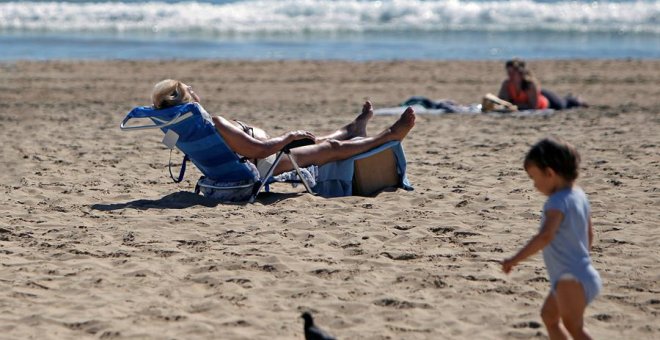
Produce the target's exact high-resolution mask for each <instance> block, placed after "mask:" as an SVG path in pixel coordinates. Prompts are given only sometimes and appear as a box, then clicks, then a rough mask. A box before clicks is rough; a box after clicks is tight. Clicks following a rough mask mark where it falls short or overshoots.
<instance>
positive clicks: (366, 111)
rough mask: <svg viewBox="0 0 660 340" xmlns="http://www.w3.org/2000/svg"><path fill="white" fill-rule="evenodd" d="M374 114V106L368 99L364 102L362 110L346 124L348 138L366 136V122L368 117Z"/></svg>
mask: <svg viewBox="0 0 660 340" xmlns="http://www.w3.org/2000/svg"><path fill="white" fill-rule="evenodd" d="M373 116H374V108H373V106H372V105H371V102H370V101H366V102H364V105H363V106H362V112H361V113H360V114H359V115H358V116H357V117H356V118H355V120H354V121H352V122H351V123H350V124H348V125H347V126H346V131H347V132H348V134H349V136H350V138H355V137H366V136H367V123H369V119H371V117H373Z"/></svg>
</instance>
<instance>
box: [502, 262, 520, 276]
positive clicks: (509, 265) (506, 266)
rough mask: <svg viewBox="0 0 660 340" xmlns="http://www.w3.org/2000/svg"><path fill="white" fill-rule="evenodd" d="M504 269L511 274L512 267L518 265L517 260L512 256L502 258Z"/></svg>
mask: <svg viewBox="0 0 660 340" xmlns="http://www.w3.org/2000/svg"><path fill="white" fill-rule="evenodd" d="M501 263H502V271H503V272H504V273H505V274H509V272H511V269H513V267H514V266H515V265H516V262H515V261H514V260H513V259H512V258H508V259H504V260H502V262H501Z"/></svg>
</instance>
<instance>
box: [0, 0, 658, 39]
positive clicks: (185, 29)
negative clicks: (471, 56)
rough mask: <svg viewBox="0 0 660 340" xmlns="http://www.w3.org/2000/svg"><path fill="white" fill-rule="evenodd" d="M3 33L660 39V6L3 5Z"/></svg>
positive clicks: (318, 1) (413, 1)
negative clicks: (576, 34)
mask: <svg viewBox="0 0 660 340" xmlns="http://www.w3.org/2000/svg"><path fill="white" fill-rule="evenodd" d="M0 30H4V31H24V32H44V31H45V32H58V31H68V32H91V33H94V32H129V33H131V32H139V33H142V34H145V33H146V34H156V35H159V34H200V33H201V34H205V35H219V36H224V35H234V34H259V35H270V34H273V35H283V34H317V33H324V34H342V33H363V32H389V33H392V32H403V33H410V32H413V33H414V32H438V31H504V32H505V31H513V32H522V31H530V30H535V31H551V32H554V31H556V32H565V31H580V32H625V33H650V34H660V1H637V2H629V1H628V2H608V1H594V2H579V1H559V2H534V1H530V0H513V1H466V0H438V1H421V0H405V1H404V0H389V1H388V0H382V1H341V0H339V1H323V0H261V1H237V2H229V3H210V2H195V1H191V2H174V3H166V2H95V3H91V2H82V3H80V2H0Z"/></svg>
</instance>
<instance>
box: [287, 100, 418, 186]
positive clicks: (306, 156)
mask: <svg viewBox="0 0 660 340" xmlns="http://www.w3.org/2000/svg"><path fill="white" fill-rule="evenodd" d="M414 125H415V112H414V111H413V109H412V108H410V107H409V108H407V109H406V110H405V112H403V113H402V114H401V117H399V119H398V120H397V121H396V122H395V123H394V124H392V126H390V127H389V128H387V129H385V130H384V131H383V132H381V133H379V134H378V135H375V136H370V137H364V138H359V139H351V140H341V141H340V140H336V139H330V140H325V141H322V142H320V143H317V144H314V145H308V146H303V147H299V148H295V149H293V150H291V153H292V154H293V155H294V157H295V159H296V163H298V165H300V166H303V167H304V166H308V165H312V164H314V165H323V164H326V163H329V162H333V161H337V160H341V159H346V158H349V157H352V156H355V155H358V154H360V153H363V152H366V151H369V150H371V149H373V148H375V147H377V146H379V145H382V144H385V143H387V142H390V141H394V140H399V141H400V140H403V139H404V138H405V137H406V135H408V132H410V130H411V129H412V128H413V126H414ZM292 169H293V165H292V164H291V162H290V161H289V159H288V158H287V157H285V158H282V160H281V161H280V163H279V164H278V165H277V167H276V168H275V171H274V174H276V175H277V174H280V173H282V172H285V171H289V170H292Z"/></svg>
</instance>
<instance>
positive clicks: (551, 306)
mask: <svg viewBox="0 0 660 340" xmlns="http://www.w3.org/2000/svg"><path fill="white" fill-rule="evenodd" d="M541 319H543V324H545V328H546V329H547V330H548V336H549V337H550V340H566V339H568V335H567V334H566V330H565V329H564V327H563V326H562V324H561V317H560V315H559V305H558V304H557V297H556V296H555V294H553V293H552V292H551V293H550V294H548V297H547V298H545V303H543V307H542V308H541Z"/></svg>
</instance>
